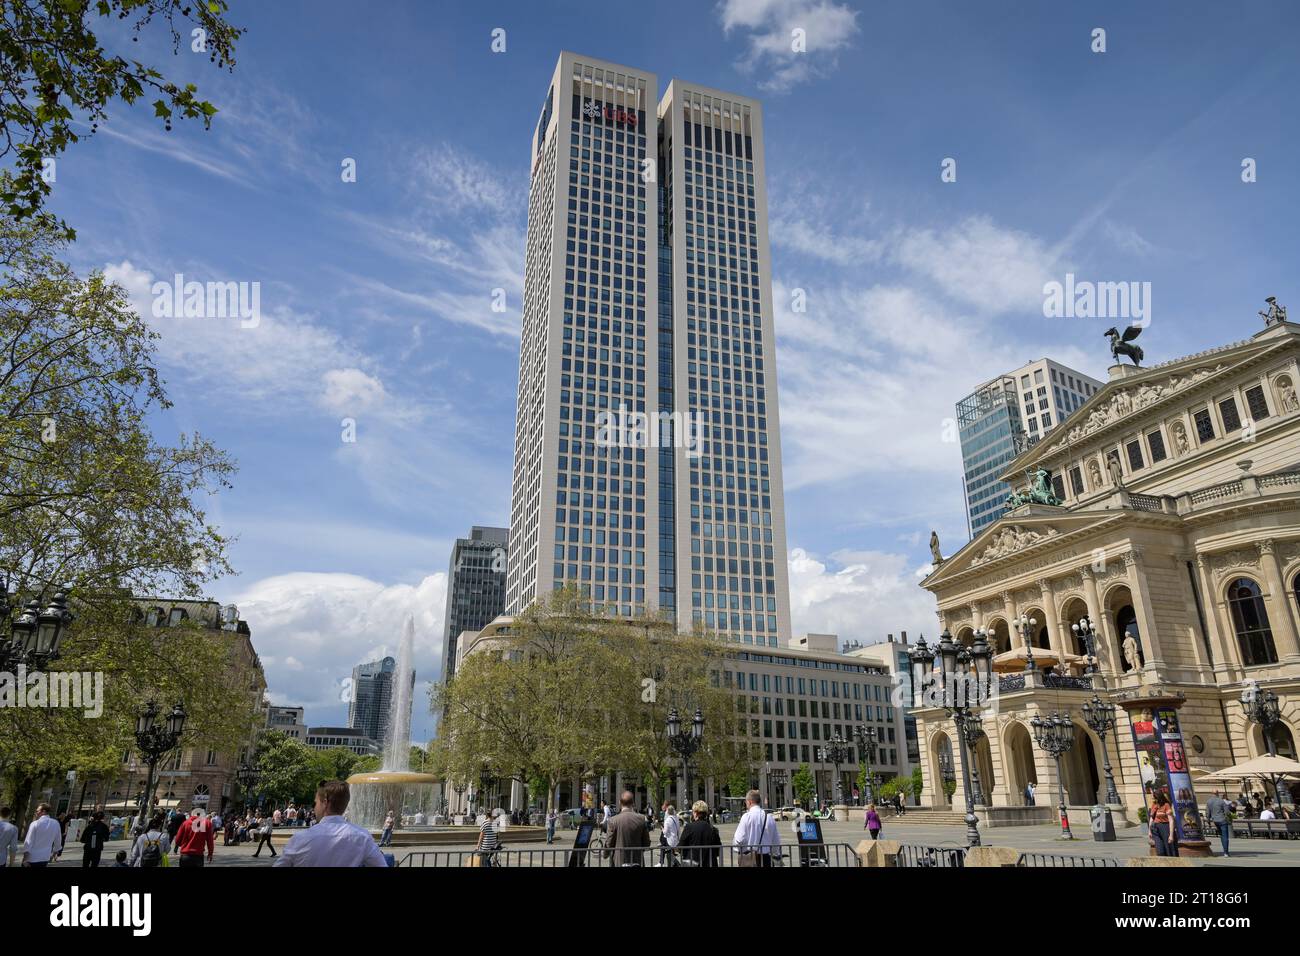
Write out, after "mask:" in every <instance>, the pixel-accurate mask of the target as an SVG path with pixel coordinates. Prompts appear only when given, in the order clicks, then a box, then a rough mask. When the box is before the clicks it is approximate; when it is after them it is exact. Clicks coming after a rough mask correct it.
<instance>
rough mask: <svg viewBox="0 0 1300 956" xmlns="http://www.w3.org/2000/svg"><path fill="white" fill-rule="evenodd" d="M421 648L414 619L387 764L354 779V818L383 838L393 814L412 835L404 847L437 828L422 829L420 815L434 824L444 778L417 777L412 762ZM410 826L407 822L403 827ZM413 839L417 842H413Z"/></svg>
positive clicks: (396, 675)
mask: <svg viewBox="0 0 1300 956" xmlns="http://www.w3.org/2000/svg"><path fill="white" fill-rule="evenodd" d="M414 645H415V620H414V618H412V617H411V616H410V615H409V614H408V615H407V617H406V627H405V629H404V632H403V634H402V642H401V646H400V647H399V648H398V651H397V668H396V670H394V671H393V692H392V697H391V699H390V700H389V705H388V731H387V734H386V735H385V743H384V762H383V765H382V767H381V769H379V770H377V771H375V772H373V773H356V774H353V775H352V776H350V777H348V786H349V787H350V788H351V790H352V800H351V802H350V803H349V805H348V819H350V820H351V821H352V822H353V823H355V824H357V825H358V826H363V827H365V828H366V829H368V830H371V831H373V832H374V833H376V834H379V833H380V832H381V831H382V830H383V828H384V818H385V817H386V816H388V811H390V810H391V811H393V813H394V815H395V816H396V817H397V818H398V828H397V829H395V830H394V835H393V839H394V840H395V841H396V840H397V836H398V834H399V833H402V832H406V833H407V834H409V835H410V836H408V838H407V839H405V840H403V841H402V842H406V843H409V842H416V841H418V835H419V833H420V832H424V831H430V830H432V829H433V827H431V826H428V825H427V824H417V823H416V822H415V820H416V814H422V815H423V817H424V819H426V820H427V819H428V818H429V817H430V815H431V814H432V813H433V809H434V802H433V800H434V797H433V793H434V787H435V786H436V785H437V783H438V778H437V777H435V776H434V775H433V774H429V773H413V772H412V771H411V770H410V760H411V691H412V683H413V677H414V671H413V668H412V664H411V657H412V654H413V653H414ZM403 821H404V822H403ZM410 837H415V838H416V841H413V840H412V839H411V838H410Z"/></svg>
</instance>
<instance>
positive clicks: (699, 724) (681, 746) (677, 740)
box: [668, 707, 704, 809]
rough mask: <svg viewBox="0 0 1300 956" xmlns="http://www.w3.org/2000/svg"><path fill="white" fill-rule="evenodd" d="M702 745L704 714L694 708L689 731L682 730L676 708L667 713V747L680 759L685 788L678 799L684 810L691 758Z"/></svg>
mask: <svg viewBox="0 0 1300 956" xmlns="http://www.w3.org/2000/svg"><path fill="white" fill-rule="evenodd" d="M703 743H704V714H702V713H701V712H700V709H699V708H698V707H696V708H695V717H694V719H692V720H691V727H690V730H687V731H683V730H682V720H681V718H680V717H678V716H677V708H676V707H674V708H673V709H672V710H670V711H668V745H669V746H670V747H672V748H673V750H674V751H675V752H676V754H677V756H679V757H681V758H682V782H683V784H684V785H685V787H686V795H685V796H684V797H681V798H680V799H679V802H680V803H681V804H682V808H683V809H684V808H685V807H686V806H688V805H689V803H690V797H691V758H692V757H694V756H695V754H696V752H697V751H698V750H699V749H700V747H701V745H702V744H703Z"/></svg>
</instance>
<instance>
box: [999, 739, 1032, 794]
mask: <svg viewBox="0 0 1300 956" xmlns="http://www.w3.org/2000/svg"><path fill="white" fill-rule="evenodd" d="M1002 747H1003V751H1002V752H1003V755H1004V758H1005V762H1006V768H1007V787H1008V789H1009V790H1010V791H1011V802H1012V803H1015V804H1021V805H1028V803H1029V800H1028V798H1027V797H1026V795H1025V787H1026V786H1027V785H1028V784H1031V783H1032V784H1034V785H1035V786H1037V785H1038V771H1037V770H1036V769H1035V768H1034V742H1033V740H1032V739H1031V738H1030V736H1029V728H1028V727H1026V726H1025V725H1024V724H1022V723H1021V722H1020V721H1018V720H1013V721H1012V722H1011V723H1010V724H1008V725H1007V729H1006V732H1005V733H1004V734H1003V737H1002Z"/></svg>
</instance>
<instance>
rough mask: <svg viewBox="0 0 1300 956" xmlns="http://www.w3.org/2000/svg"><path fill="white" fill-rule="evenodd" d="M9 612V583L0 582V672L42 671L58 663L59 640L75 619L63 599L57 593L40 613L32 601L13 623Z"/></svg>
mask: <svg viewBox="0 0 1300 956" xmlns="http://www.w3.org/2000/svg"><path fill="white" fill-rule="evenodd" d="M13 611H14V608H13V607H12V606H11V605H10V603H9V582H8V580H4V581H0V670H3V671H8V672H14V671H16V670H18V668H19V667H25V668H27V669H28V670H31V671H39V670H44V669H45V668H46V667H47V666H49V664H50V662H51V661H55V660H58V658H59V649H60V645H61V644H62V643H63V637H64V635H65V634H66V633H67V630H68V625H69V624H71V623H72V621H73V618H74V616H75V615H73V613H72V612H71V611H69V610H68V599H67V596H66V595H65V594H64V593H63V592H62V591H60V592H59V593H58V594H55V595H54V597H52V598H50V602H49V604H47V605H46V606H45V607H44V609H42V608H41V602H40V601H39V600H37V599H36V598H32V599H31V600H30V601H28V602H27V605H26V607H24V608H23V610H22V613H20V614H19V615H18V617H17V618H16V619H11V618H12V615H13ZM6 629H7V630H8V632H9V634H8V636H7V637H6V636H5V633H4V631H5V630H6Z"/></svg>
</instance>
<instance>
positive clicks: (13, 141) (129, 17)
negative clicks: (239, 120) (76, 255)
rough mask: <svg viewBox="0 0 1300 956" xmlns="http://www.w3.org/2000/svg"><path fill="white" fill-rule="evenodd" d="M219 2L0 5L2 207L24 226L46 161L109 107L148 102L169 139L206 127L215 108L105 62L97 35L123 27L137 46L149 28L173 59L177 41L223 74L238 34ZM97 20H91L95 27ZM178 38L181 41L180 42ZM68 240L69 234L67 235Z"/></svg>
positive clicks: (116, 60)
mask: <svg viewBox="0 0 1300 956" xmlns="http://www.w3.org/2000/svg"><path fill="white" fill-rule="evenodd" d="M227 9H228V5H227V2H226V0H4V2H3V3H0V159H3V158H5V157H8V156H10V155H12V156H13V162H14V165H15V168H16V171H17V175H16V176H15V177H14V178H13V179H12V180H9V181H7V182H5V183H4V184H3V188H0V203H3V204H4V205H5V206H6V207H7V209H8V211H9V214H10V215H12V216H14V217H15V218H19V219H24V218H27V217H30V216H32V215H33V214H35V213H36V212H37V211H38V210H40V209H41V208H42V205H43V204H44V202H45V199H46V198H47V197H48V196H49V194H50V184H49V183H48V182H47V181H46V177H45V176H44V175H43V173H44V162H45V160H47V159H50V158H53V157H55V156H57V155H59V154H60V153H62V152H63V151H64V150H66V149H67V148H68V146H69V145H71V144H72V143H75V142H77V141H78V140H79V139H80V138H81V135H86V134H84V133H83V134H80V135H79V134H78V133H77V132H76V126H77V125H78V124H83V125H89V126H90V130H91V132H92V133H93V132H94V131H95V130H96V129H97V128H98V125H99V124H100V123H101V122H103V121H104V120H106V119H107V118H108V111H109V107H110V106H111V105H112V104H114V103H115V102H116V101H119V100H120V101H121V102H123V103H125V104H127V105H131V104H134V103H136V102H137V101H139V100H141V99H142V98H148V97H150V96H156V97H157V98H156V99H154V100H153V101H152V106H153V113H154V116H155V117H157V118H159V119H161V120H162V121H163V125H164V128H166V129H168V130H170V129H171V124H172V120H173V118H174V117H177V116H179V117H181V118H183V119H201V120H202V121H203V124H204V127H205V128H206V127H208V126H210V125H211V123H212V117H213V116H214V115H215V114H216V112H217V108H216V107H215V106H213V105H212V104H211V103H209V102H208V101H206V100H203V99H200V98H199V96H198V89H197V87H195V85H194V84H193V83H187V84H184V85H181V84H179V83H176V82H173V81H172V80H169V79H167V78H166V77H165V76H163V74H162V73H161V72H159V71H158V70H157V69H155V68H153V67H151V66H147V65H146V64H144V63H142V62H140V61H139V60H136V59H132V58H128V57H124V56H122V55H120V54H118V53H110V52H108V51H107V50H105V49H104V47H103V46H102V45H101V42H100V39H99V36H98V35H97V34H96V32H95V31H96V30H97V29H98V30H100V31H101V32H104V31H105V28H109V29H108V30H107V32H109V33H116V32H118V31H117V30H116V29H115V28H110V24H111V21H112V20H118V21H124V22H125V23H126V24H127V25H128V26H129V27H130V30H131V32H132V33H133V34H135V35H134V36H132V38H131V39H132V41H133V42H135V41H138V39H139V35H140V34H141V33H143V32H144V31H145V30H146V29H147V28H148V27H149V26H151V25H152V24H154V23H155V22H161V23H164V24H165V25H166V27H167V29H168V30H169V31H170V33H171V41H172V50H173V53H179V52H180V49H181V44H182V43H183V42H184V43H185V44H186V48H187V49H188V50H191V51H193V50H195V49H196V47H198V46H199V43H198V40H199V37H196V36H195V31H199V30H201V31H202V34H200V37H201V39H202V45H201V46H202V50H201V51H202V52H206V53H207V55H208V59H209V60H210V61H211V62H212V63H213V64H215V65H216V66H218V67H219V68H223V69H226V70H233V69H234V66H235V43H236V41H238V40H239V38H240V36H241V35H242V33H243V31H242V30H241V29H239V28H237V27H234V26H231V25H230V24H229V23H227V22H226V20H225V13H226V11H227ZM96 18H98V20H96ZM182 33H184V34H185V36H184V38H182ZM68 235H69V236H71V230H68Z"/></svg>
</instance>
